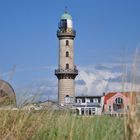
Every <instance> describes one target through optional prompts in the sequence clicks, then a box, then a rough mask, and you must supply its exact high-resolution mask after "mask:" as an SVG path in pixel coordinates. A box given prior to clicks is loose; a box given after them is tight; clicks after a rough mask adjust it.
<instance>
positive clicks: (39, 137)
mask: <svg viewBox="0 0 140 140" xmlns="http://www.w3.org/2000/svg"><path fill="white" fill-rule="evenodd" d="M123 122H124V121H123V118H113V117H109V116H92V117H87V116H76V115H74V114H71V113H69V112H58V111H35V112H25V111H0V139H1V140H3V139H8V140H122V139H124V130H125V129H124V123H123Z"/></svg>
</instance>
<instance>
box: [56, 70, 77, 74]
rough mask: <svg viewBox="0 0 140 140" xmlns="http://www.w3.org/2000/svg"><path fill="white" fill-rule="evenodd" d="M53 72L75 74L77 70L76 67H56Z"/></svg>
mask: <svg viewBox="0 0 140 140" xmlns="http://www.w3.org/2000/svg"><path fill="white" fill-rule="evenodd" d="M55 74H76V75H78V70H77V69H74V70H72V69H56V70H55Z"/></svg>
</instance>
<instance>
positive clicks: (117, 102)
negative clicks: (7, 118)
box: [115, 97, 123, 104]
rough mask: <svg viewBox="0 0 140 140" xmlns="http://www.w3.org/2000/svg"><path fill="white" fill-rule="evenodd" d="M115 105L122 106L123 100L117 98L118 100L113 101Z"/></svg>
mask: <svg viewBox="0 0 140 140" xmlns="http://www.w3.org/2000/svg"><path fill="white" fill-rule="evenodd" d="M115 103H116V104H123V99H122V98H120V97H118V98H116V99H115Z"/></svg>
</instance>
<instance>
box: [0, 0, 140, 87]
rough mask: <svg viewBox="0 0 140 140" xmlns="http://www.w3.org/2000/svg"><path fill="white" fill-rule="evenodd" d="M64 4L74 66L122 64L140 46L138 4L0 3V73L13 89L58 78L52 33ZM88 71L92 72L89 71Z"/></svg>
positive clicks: (94, 0) (107, 0)
mask: <svg viewBox="0 0 140 140" xmlns="http://www.w3.org/2000/svg"><path fill="white" fill-rule="evenodd" d="M65 6H67V7H68V12H69V13H70V14H71V15H72V17H73V22H74V28H75V29H76V31H77V36H76V38H75V44H74V50H75V64H76V65H77V66H78V67H79V68H83V67H88V66H89V67H91V66H92V65H94V66H95V65H97V66H100V65H105V64H113V63H114V64H116V63H121V62H122V61H123V59H124V57H126V59H127V60H126V61H129V60H130V58H132V55H133V53H134V52H135V49H136V47H137V46H138V45H139V43H140V16H139V15H140V1H139V0H133V1H132V0H86V1H85V0H83V1H82V0H59V1H58V0H20V1H19V0H12V1H11V0H1V1H0V52H1V55H0V75H1V77H2V78H3V79H5V80H7V79H8V73H9V71H10V70H11V69H12V67H13V65H14V64H15V65H16V72H15V74H14V76H13V79H12V81H10V82H11V83H12V85H13V87H14V88H15V89H17V88H18V87H20V86H24V85H28V84H30V83H32V82H34V81H40V80H42V79H44V80H45V79H49V80H50V79H52V80H57V79H56V77H55V76H54V68H55V67H57V62H58V40H57V37H56V31H57V29H58V27H57V26H58V22H59V19H60V16H61V15H62V13H63V12H64V9H65ZM92 70H93V69H92Z"/></svg>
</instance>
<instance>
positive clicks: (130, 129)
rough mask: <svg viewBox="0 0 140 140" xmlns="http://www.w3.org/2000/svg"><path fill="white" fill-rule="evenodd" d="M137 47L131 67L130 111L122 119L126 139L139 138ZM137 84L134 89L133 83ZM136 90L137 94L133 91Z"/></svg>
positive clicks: (139, 97) (138, 55)
mask: <svg viewBox="0 0 140 140" xmlns="http://www.w3.org/2000/svg"><path fill="white" fill-rule="evenodd" d="M139 53H140V52H139V48H137V49H136V53H135V55H134V61H133V63H132V68H131V94H130V103H131V106H130V111H129V112H128V117H127V118H125V120H124V126H125V133H124V134H125V139H126V140H140V108H139V107H140V106H139V105H140V83H138V81H137V77H140V75H139V72H140V65H139V63H140V54H139ZM136 84H137V85H139V86H138V88H139V89H136V86H135V85H136ZM135 90H137V92H138V93H137V94H134V92H133V91H135Z"/></svg>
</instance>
